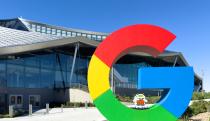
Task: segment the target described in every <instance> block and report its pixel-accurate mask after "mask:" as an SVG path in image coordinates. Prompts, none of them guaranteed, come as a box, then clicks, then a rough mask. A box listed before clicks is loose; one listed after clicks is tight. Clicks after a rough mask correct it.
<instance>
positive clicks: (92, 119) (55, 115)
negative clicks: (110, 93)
mask: <svg viewBox="0 0 210 121" xmlns="http://www.w3.org/2000/svg"><path fill="white" fill-rule="evenodd" d="M44 112H45V110H40V111H38V112H36V113H34V114H33V115H32V116H23V117H16V118H4V119H0V121H104V120H105V118H104V117H103V116H102V115H101V114H100V112H99V111H98V110H97V109H96V108H88V109H85V108H64V109H63V112H61V109H60V108H54V109H52V110H51V111H50V114H44Z"/></svg>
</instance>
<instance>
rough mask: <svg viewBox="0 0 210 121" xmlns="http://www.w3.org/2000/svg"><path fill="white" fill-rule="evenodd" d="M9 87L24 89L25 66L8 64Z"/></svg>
mask: <svg viewBox="0 0 210 121" xmlns="http://www.w3.org/2000/svg"><path fill="white" fill-rule="evenodd" d="M7 86H8V87H24V66H22V65H15V64H9V63H8V64H7Z"/></svg>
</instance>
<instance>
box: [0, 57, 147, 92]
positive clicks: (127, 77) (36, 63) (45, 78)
mask: <svg viewBox="0 0 210 121" xmlns="http://www.w3.org/2000/svg"><path fill="white" fill-rule="evenodd" d="M79 55H80V54H78V56H77V58H76V62H75V67H74V71H73V75H72V79H71V77H70V75H71V69H72V62H73V55H69V54H62V53H48V54H42V55H30V56H29V55H27V56H24V57H18V58H17V57H15V58H16V59H7V60H0V72H1V73H0V86H1V87H12V88H68V87H70V85H71V83H73V84H75V83H77V84H82V85H87V69H88V64H89V60H90V57H89V56H86V57H81V56H79ZM148 66H150V65H149V64H147V63H145V62H141V63H134V64H115V65H114V69H115V73H114V74H116V72H117V73H118V74H120V76H121V77H119V78H118V80H116V86H118V87H125V86H129V85H130V86H129V87H130V88H136V85H137V75H138V72H137V71H138V68H141V67H148ZM70 82H71V83H70ZM119 82H120V83H119Z"/></svg>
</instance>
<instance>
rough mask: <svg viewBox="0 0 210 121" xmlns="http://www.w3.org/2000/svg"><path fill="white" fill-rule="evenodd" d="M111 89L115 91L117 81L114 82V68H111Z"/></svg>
mask: <svg viewBox="0 0 210 121" xmlns="http://www.w3.org/2000/svg"><path fill="white" fill-rule="evenodd" d="M111 89H112V91H113V93H115V83H114V68H113V67H112V68H111Z"/></svg>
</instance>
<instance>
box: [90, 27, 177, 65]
mask: <svg viewBox="0 0 210 121" xmlns="http://www.w3.org/2000/svg"><path fill="white" fill-rule="evenodd" d="M175 38H176V36H175V35H174V34H172V33H171V32H169V31H168V30H166V29H163V28H161V27H157V26H154V25H147V24H137V25H133V26H128V27H125V28H122V29H120V30H118V31H116V32H114V33H112V34H111V35H109V36H108V37H107V38H106V41H103V42H102V43H101V44H100V45H99V46H98V47H97V49H96V51H95V53H94V54H95V55H96V56H97V57H99V58H100V59H101V60H103V62H104V63H105V64H106V65H108V66H109V67H111V66H112V64H113V63H115V61H116V60H118V59H119V58H120V57H121V56H123V55H125V54H127V52H134V51H136V52H137V51H138V52H145V53H149V54H151V55H152V56H155V57H156V56H157V55H159V54H160V53H162V52H163V51H164V49H165V48H166V47H167V46H168V45H169V44H170V43H171V42H172V41H173V40H174V39H175ZM135 47H136V48H135ZM131 48H132V49H131ZM107 55H108V56H107ZM119 55H120V56H119ZM116 57H118V58H116Z"/></svg>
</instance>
